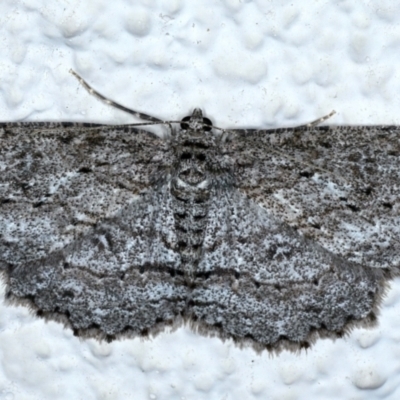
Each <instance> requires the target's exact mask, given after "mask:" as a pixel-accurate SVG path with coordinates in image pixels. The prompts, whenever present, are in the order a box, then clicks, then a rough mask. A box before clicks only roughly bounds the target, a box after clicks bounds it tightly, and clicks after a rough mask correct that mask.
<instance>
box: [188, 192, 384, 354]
mask: <svg viewBox="0 0 400 400" xmlns="http://www.w3.org/2000/svg"><path fill="white" fill-rule="evenodd" d="M214 196H215V201H214V203H213V204H212V206H211V208H210V210H209V225H208V227H207V230H206V233H205V238H204V244H203V254H202V259H201V261H200V264H199V266H198V275H199V277H201V279H203V281H201V280H200V281H199V283H198V285H197V287H195V288H194V290H193V293H192V312H193V317H194V319H195V320H198V321H201V322H200V323H199V325H198V326H199V327H200V329H201V327H204V328H205V331H209V330H210V329H211V330H215V331H217V332H218V333H219V334H220V335H221V336H222V337H224V336H225V337H227V338H229V337H233V338H235V339H237V340H239V342H240V341H242V340H246V339H248V340H250V342H251V343H252V344H253V345H255V346H256V347H259V348H264V347H268V346H270V347H272V348H277V347H278V348H279V347H280V346H281V345H282V343H289V342H288V341H290V342H292V343H295V344H296V346H299V345H300V346H301V345H304V346H308V345H309V341H310V340H313V338H314V333H315V332H317V331H318V332H319V333H320V334H322V335H323V334H324V333H325V334H326V335H330V336H332V335H333V336H336V335H338V334H339V335H341V334H342V333H343V332H344V331H345V329H346V327H347V326H348V324H349V323H353V322H354V321H359V320H364V321H365V322H372V321H374V319H375V315H374V311H376V309H375V308H376V305H377V302H378V300H380V298H381V297H382V293H383V290H384V285H383V281H384V273H383V271H382V270H379V269H374V268H369V267H365V266H362V265H357V264H355V263H352V262H349V261H348V260H346V259H345V258H343V257H340V256H336V255H335V254H333V253H331V252H329V251H327V250H325V249H324V248H323V247H322V246H320V245H319V244H318V243H317V242H316V241H315V240H312V239H308V238H305V237H304V236H303V235H302V234H300V233H299V232H297V231H295V230H294V229H292V228H291V227H289V226H288V225H287V224H286V223H284V222H281V221H279V220H278V219H277V218H276V217H274V216H272V215H271V214H269V213H268V212H267V211H266V210H265V209H263V208H261V207H260V206H259V205H257V204H256V203H254V202H253V201H252V200H249V199H248V198H246V196H245V195H243V194H241V193H240V192H238V191H237V190H235V189H220V190H216V193H214Z"/></svg>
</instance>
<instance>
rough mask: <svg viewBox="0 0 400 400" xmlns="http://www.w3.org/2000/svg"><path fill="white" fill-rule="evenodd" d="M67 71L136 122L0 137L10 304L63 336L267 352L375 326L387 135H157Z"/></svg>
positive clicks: (389, 158)
mask: <svg viewBox="0 0 400 400" xmlns="http://www.w3.org/2000/svg"><path fill="white" fill-rule="evenodd" d="M72 73H73V74H74V75H75V76H76V77H77V78H78V79H79V81H80V82H81V84H82V85H83V86H84V87H85V88H86V89H87V90H88V91H89V92H90V93H92V94H94V95H95V96H97V97H98V98H100V99H101V100H103V101H105V102H106V103H108V104H110V105H111V106H114V107H117V108H119V109H122V110H124V111H126V112H129V113H130V114H133V115H134V116H135V117H138V118H140V119H141V120H142V121H144V122H143V123H140V124H131V125H104V124H93V123H74V122H57V123H55V122H5V123H1V124H0V271H1V273H2V275H3V277H4V279H5V282H6V285H7V294H6V298H7V300H8V301H9V302H13V303H17V304H24V305H27V306H28V307H30V308H31V309H32V310H34V311H35V312H36V314H37V315H38V316H41V317H44V318H46V319H53V320H57V321H61V322H63V323H64V324H65V325H66V326H69V327H70V328H71V329H73V332H74V334H75V335H77V336H83V337H96V338H99V339H105V340H108V341H112V340H114V339H118V338H120V337H124V336H128V337H136V336H148V335H153V334H156V333H157V332H160V331H162V330H163V329H164V328H165V327H166V326H179V325H180V324H182V323H187V324H188V325H189V326H191V327H192V328H193V329H194V330H195V331H197V332H199V333H202V334H206V335H217V336H218V337H220V338H221V339H223V340H225V339H233V340H234V341H235V342H236V343H238V344H239V345H251V346H253V347H254V348H255V349H258V350H263V349H268V350H273V351H276V350H279V349H282V348H289V349H299V348H307V347H309V346H310V345H311V344H312V343H313V342H314V341H315V340H316V339H317V338H318V337H333V338H334V337H338V336H339V337H340V336H342V335H343V334H344V333H346V332H347V331H348V330H349V329H350V328H352V327H353V326H360V325H361V326H369V325H372V324H374V323H376V318H377V317H376V316H377V312H378V308H379V304H380V302H381V299H382V297H383V295H384V293H385V290H386V288H387V286H388V282H389V280H390V279H392V278H393V277H395V276H398V275H399V274H398V271H399V266H400V240H399V239H400V200H399V193H400V167H399V166H400V141H399V138H400V136H399V133H400V128H399V127H397V126H321V122H323V121H324V120H325V119H326V118H323V119H320V120H317V121H315V122H314V123H310V124H307V125H302V126H298V127H292V128H280V129H221V128H216V127H214V126H213V124H212V122H211V120H210V119H208V118H206V117H205V116H203V113H202V111H201V110H200V109H197V108H196V109H194V111H193V112H192V113H191V114H190V115H188V116H186V117H184V118H183V119H182V120H180V121H163V120H160V119H158V118H155V117H152V116H150V115H147V114H143V113H139V112H137V111H133V110H130V109H127V108H126V107H124V106H122V105H120V104H118V103H115V102H112V101H110V100H108V99H107V98H105V97H104V96H102V95H101V94H100V93H98V92H96V91H94V90H93V89H92V88H91V87H90V86H89V85H88V84H87V83H86V82H85V81H84V80H83V79H82V78H81V77H80V76H78V75H77V74H76V73H75V72H72ZM328 117H329V116H328ZM153 124H162V125H164V126H165V127H166V128H167V130H168V133H166V134H165V135H164V137H159V136H157V135H155V134H154V133H152V132H150V131H148V130H146V129H145V126H146V125H153ZM140 125H141V126H140ZM143 126H144V127H143Z"/></svg>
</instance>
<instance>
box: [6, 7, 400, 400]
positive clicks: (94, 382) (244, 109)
mask: <svg viewBox="0 0 400 400" xmlns="http://www.w3.org/2000/svg"><path fill="white" fill-rule="evenodd" d="M399 21H400V1H399V0H379V1H377V2H373V1H365V0H360V1H357V2H355V1H351V0H336V1H333V0H325V1H314V0H308V1H284V0H272V1H267V0H259V1H254V2H251V1H245V0H242V1H238V0H225V1H223V0H221V1H217V0H202V1H193V0H192V1H189V0H186V1H185V0H164V1H162V0H159V1H156V0H143V1H128V0H114V1H112V2H111V1H106V0H90V1H89V0H88V1H82V0H80V1H78V0H68V1H67V0H58V1H53V2H49V1H44V0H42V1H40V0H21V1H16V0H2V1H1V2H0V32H1V33H0V120H2V121H14V120H71V121H102V122H108V123H125V122H131V121H132V119H131V118H130V117H129V115H126V114H124V113H122V112H120V111H117V110H115V109H112V108H109V107H107V106H105V105H104V104H102V103H100V102H98V101H97V100H96V99H95V98H93V97H91V96H89V95H88V93H87V92H86V91H85V90H84V89H83V88H82V87H81V86H79V84H78V82H77V81H76V80H75V78H74V77H73V76H72V75H71V74H69V73H68V70H69V69H70V68H73V69H74V70H76V71H77V72H78V73H80V74H81V75H82V76H83V77H84V78H85V79H87V80H88V81H89V82H90V83H91V84H92V85H93V86H94V87H95V88H97V89H98V90H99V91H101V92H102V93H103V94H105V95H107V96H109V97H111V98H113V99H114V100H116V101H118V102H121V103H123V104H125V105H126V106H129V107H131V108H134V109H138V110H140V111H143V112H146V113H149V114H153V115H154V116H157V117H160V118H163V119H180V118H181V117H183V116H185V115H187V114H188V113H190V112H191V111H192V109H193V108H194V107H196V106H198V107H201V108H203V109H204V110H205V112H206V114H207V115H208V117H210V118H211V119H212V120H213V121H214V124H215V125H217V126H221V127H228V126H231V127H233V126H237V127H239V126H240V127H247V126H252V127H274V126H288V125H296V124H300V123H304V122H309V121H311V120H313V119H316V118H318V117H321V116H323V115H325V114H327V113H329V112H330V111H331V110H332V109H335V110H336V111H337V114H336V115H335V116H334V117H332V118H331V119H330V120H329V123H331V124H394V123H396V124H400V113H399V110H400V95H399V93H400V75H399V72H398V70H399V68H398V65H399V64H400V25H399ZM399 168H400V166H399ZM3 289H4V288H1V290H0V297H1V298H2V297H3V296H4V290H3ZM399 386H400V281H397V282H393V284H392V290H391V291H390V293H389V294H388V297H387V299H386V301H385V303H384V306H383V308H382V312H381V316H380V320H379V326H378V327H377V328H375V329H372V330H363V329H358V330H355V331H353V333H352V334H351V335H350V336H349V337H347V338H345V339H341V340H337V341H336V342H333V341H331V340H320V341H319V342H318V343H317V344H316V345H315V346H314V347H313V348H312V349H311V350H308V351H307V353H306V352H305V351H304V352H302V353H300V354H292V353H287V352H283V353H282V354H280V355H279V356H270V355H269V354H268V353H267V352H264V353H263V354H261V355H258V354H256V353H255V352H254V351H253V350H252V349H244V350H241V349H238V348H236V347H235V345H234V344H233V343H232V342H225V343H222V342H221V341H220V340H219V339H216V338H213V339H210V338H207V337H201V336H199V335H197V334H194V333H192V332H190V331H189V330H188V329H187V328H181V329H179V330H177V331H175V332H172V333H170V332H165V333H163V334H160V335H159V336H157V337H156V338H153V339H150V340H146V341H143V340H139V339H137V340H125V341H119V342H114V343H112V344H105V343H98V342H96V341H94V340H86V341H81V340H79V339H77V338H75V337H74V336H73V335H72V333H71V331H69V330H65V329H63V328H62V326H60V325H58V324H56V323H53V322H51V323H44V322H43V321H42V320H39V319H37V318H35V317H33V316H31V315H30V313H29V312H28V311H27V310H26V309H24V308H21V307H9V306H5V305H4V304H3V303H0V400H3V399H4V400H5V399H7V400H11V399H17V400H24V399H40V400H47V399H60V400H62V399H113V400H114V399H211V400H212V399H221V400H222V399H227V400H230V399H277V400H278V399H279V400H284V399H306V400H310V399H398V398H400V388H399Z"/></svg>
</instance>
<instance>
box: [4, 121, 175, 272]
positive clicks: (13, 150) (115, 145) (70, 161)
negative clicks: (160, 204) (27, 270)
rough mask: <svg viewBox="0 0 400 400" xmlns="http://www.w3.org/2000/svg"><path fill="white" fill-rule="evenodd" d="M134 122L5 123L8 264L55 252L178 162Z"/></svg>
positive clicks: (5, 202)
mask: <svg viewBox="0 0 400 400" xmlns="http://www.w3.org/2000/svg"><path fill="white" fill-rule="evenodd" d="M172 157H173V156H172V154H171V151H170V150H169V145H168V143H166V142H165V141H164V140H162V139H160V138H157V137H156V136H154V135H152V134H151V133H149V132H146V131H142V130H137V129H133V128H129V127H127V128H124V127H112V126H104V125H103V126H101V125H95V124H73V123H11V124H7V123H5V124H0V255H1V257H0V268H1V265H2V264H3V265H4V263H12V264H13V265H16V264H19V263H25V262H27V261H30V260H35V259H39V258H42V257H45V256H47V255H48V254H49V253H50V252H52V251H55V250H57V249H61V248H63V247H65V246H66V245H67V244H68V243H70V242H72V241H74V240H76V239H78V238H79V237H80V236H81V235H82V234H84V233H85V232H87V231H88V230H89V229H90V228H91V227H92V226H94V225H95V224H96V223H97V222H98V221H100V220H102V219H103V218H105V217H110V216H112V215H113V214H114V213H116V212H117V211H118V210H119V209H121V208H122V207H124V206H126V205H127V204H129V203H131V202H133V201H135V199H137V198H138V197H139V195H140V193H143V192H145V191H146V190H147V189H148V188H149V187H150V186H151V185H152V184H153V183H154V182H153V183H152V180H157V179H158V180H160V181H162V180H163V179H164V176H163V173H162V172H161V171H168V168H169V167H170V166H171V164H172V162H173V161H172Z"/></svg>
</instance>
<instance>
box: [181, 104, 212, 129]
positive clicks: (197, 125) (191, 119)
mask: <svg viewBox="0 0 400 400" xmlns="http://www.w3.org/2000/svg"><path fill="white" fill-rule="evenodd" d="M181 129H182V130H185V131H186V130H191V131H196V132H199V131H200V132H201V131H211V129H212V122H211V121H210V120H209V119H208V118H205V117H203V112H202V111H201V110H200V108H195V109H194V110H193V113H192V115H190V116H187V117H185V118H183V119H182V121H181Z"/></svg>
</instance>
